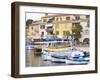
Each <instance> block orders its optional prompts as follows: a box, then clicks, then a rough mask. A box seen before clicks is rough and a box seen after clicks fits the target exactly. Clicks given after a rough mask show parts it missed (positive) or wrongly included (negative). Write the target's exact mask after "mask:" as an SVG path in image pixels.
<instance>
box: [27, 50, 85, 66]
mask: <svg viewBox="0 0 100 80" xmlns="http://www.w3.org/2000/svg"><path fill="white" fill-rule="evenodd" d="M25 63H26V67H39V66H61V65H66V63H55V62H54V63H53V62H51V61H44V60H43V58H42V56H41V55H36V54H35V51H34V50H26V62H25ZM85 64H86V63H85ZM68 65H75V64H72V63H70V64H69V63H68ZM81 65H84V64H83V63H82V64H81Z"/></svg>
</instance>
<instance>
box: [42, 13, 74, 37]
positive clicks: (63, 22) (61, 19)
mask: <svg viewBox="0 0 100 80" xmlns="http://www.w3.org/2000/svg"><path fill="white" fill-rule="evenodd" d="M73 19H75V17H74V16H73V15H48V16H45V17H43V18H42V21H43V22H47V23H48V24H49V23H50V22H51V23H52V28H53V34H55V35H56V36H58V37H61V38H63V37H65V36H66V35H67V33H68V32H69V33H70V34H71V33H72V20H73Z"/></svg>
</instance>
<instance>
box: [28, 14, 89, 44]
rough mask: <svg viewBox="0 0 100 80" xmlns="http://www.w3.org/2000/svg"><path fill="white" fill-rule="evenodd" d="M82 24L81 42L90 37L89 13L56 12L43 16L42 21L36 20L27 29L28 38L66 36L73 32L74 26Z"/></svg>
mask: <svg viewBox="0 0 100 80" xmlns="http://www.w3.org/2000/svg"><path fill="white" fill-rule="evenodd" d="M77 23H78V24H80V25H81V26H82V28H83V31H82V32H81V35H82V36H81V38H80V42H83V41H84V39H85V38H89V15H78V14H77V15H75V14H74V15H72V14H58V15H57V14H56V15H47V14H46V15H45V16H44V17H41V20H40V21H36V22H34V23H33V24H32V25H31V26H30V27H29V28H28V31H27V34H28V36H27V37H28V38H31V39H41V38H43V39H45V38H47V36H50V35H52V36H56V37H59V38H66V36H69V35H70V34H72V29H73V27H76V28H77V26H76V24H77Z"/></svg>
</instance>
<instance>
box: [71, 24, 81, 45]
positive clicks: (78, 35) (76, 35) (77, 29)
mask: <svg viewBox="0 0 100 80" xmlns="http://www.w3.org/2000/svg"><path fill="white" fill-rule="evenodd" d="M81 32H82V26H81V25H80V24H79V23H78V24H76V26H75V28H73V29H72V36H73V38H74V40H75V41H77V43H78V42H79V38H81Z"/></svg>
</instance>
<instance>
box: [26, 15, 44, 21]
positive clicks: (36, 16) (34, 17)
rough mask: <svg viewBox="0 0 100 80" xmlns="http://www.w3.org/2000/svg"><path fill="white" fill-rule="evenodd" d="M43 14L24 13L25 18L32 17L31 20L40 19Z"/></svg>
mask: <svg viewBox="0 0 100 80" xmlns="http://www.w3.org/2000/svg"><path fill="white" fill-rule="evenodd" d="M43 16H45V14H44V13H26V20H28V19H32V20H34V21H35V20H41V17H43Z"/></svg>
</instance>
